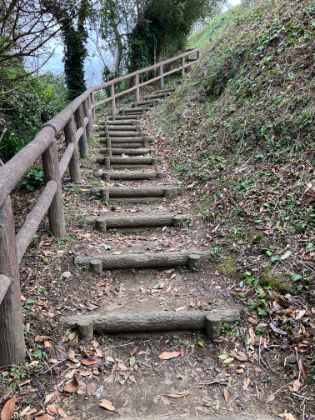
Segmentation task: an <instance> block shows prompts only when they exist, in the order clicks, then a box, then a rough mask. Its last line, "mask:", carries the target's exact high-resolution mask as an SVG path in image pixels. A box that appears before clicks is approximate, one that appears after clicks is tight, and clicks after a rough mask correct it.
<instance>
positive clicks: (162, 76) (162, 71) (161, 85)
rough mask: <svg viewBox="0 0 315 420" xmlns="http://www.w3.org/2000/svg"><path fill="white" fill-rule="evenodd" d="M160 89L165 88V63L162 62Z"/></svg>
mask: <svg viewBox="0 0 315 420" xmlns="http://www.w3.org/2000/svg"><path fill="white" fill-rule="evenodd" d="M160 76H161V78H160V89H161V90H162V89H164V65H163V64H161V65H160Z"/></svg>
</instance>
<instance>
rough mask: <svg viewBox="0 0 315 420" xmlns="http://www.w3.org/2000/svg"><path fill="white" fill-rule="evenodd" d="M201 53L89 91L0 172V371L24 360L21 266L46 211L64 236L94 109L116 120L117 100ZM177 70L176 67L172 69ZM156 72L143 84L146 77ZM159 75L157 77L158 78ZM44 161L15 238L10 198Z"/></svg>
mask: <svg viewBox="0 0 315 420" xmlns="http://www.w3.org/2000/svg"><path fill="white" fill-rule="evenodd" d="M199 57H200V50H199V49H196V50H191V51H187V52H185V53H183V54H180V55H178V56H176V57H173V58H171V59H169V60H166V61H163V62H161V63H158V64H155V65H153V66H150V67H147V68H144V69H141V70H138V71H136V72H134V73H130V74H127V75H126V76H122V77H119V78H117V79H114V80H111V81H109V82H107V83H103V84H101V85H98V86H95V87H93V88H91V89H88V90H87V91H86V92H85V93H83V94H82V95H81V96H79V97H78V98H76V99H75V100H74V101H72V102H71V103H70V104H69V105H68V106H67V107H66V108H65V109H63V110H62V111H61V112H60V113H59V114H57V115H56V116H55V117H54V118H53V119H51V120H50V121H49V122H48V123H46V124H45V125H44V127H43V128H42V129H41V130H40V131H39V133H38V134H37V135H36V137H35V138H34V140H33V141H32V142H30V143H29V144H28V145H27V146H25V147H24V148H23V149H22V150H21V151H20V152H18V153H17V154H16V155H15V156H14V157H13V158H12V159H11V160H10V161H9V162H7V163H6V164H5V165H3V166H1V167H0V367H1V366H7V365H10V364H12V363H16V362H19V361H21V360H22V359H23V358H24V356H25V345H24V337H23V322H22V308H21V291H20V281H19V264H20V262H21V260H22V258H23V256H24V253H25V251H26V250H27V247H28V245H29V244H30V242H31V241H32V239H33V237H34V235H35V233H36V231H37V229H38V227H39V225H40V223H41V221H42V219H43V218H44V216H45V215H46V213H47V212H48V218H49V227H50V231H51V233H52V234H53V235H54V236H56V237H59V238H62V237H63V236H64V235H65V233H66V228H65V218H64V204H63V197H62V178H63V176H64V173H65V172H66V170H67V168H69V172H70V178H71V181H72V182H73V183H76V184H78V183H80V182H81V173H80V157H81V158H85V157H87V156H88V153H89V144H90V138H91V130H92V126H93V121H94V119H95V113H96V108H97V107H99V106H101V105H104V104H106V103H111V112H112V115H113V117H115V115H116V114H117V99H119V98H121V97H122V96H126V95H131V94H135V99H136V102H140V100H141V94H140V90H141V88H142V87H144V86H146V85H149V84H152V83H155V82H159V83H160V88H161V89H163V87H164V80H165V78H166V77H168V76H170V75H173V74H176V73H180V74H182V75H184V74H185V72H186V70H187V69H188V68H189V67H190V66H191V65H192V64H194V63H196V62H197V61H198V60H199ZM173 65H176V67H175V68H171V67H172V66H173ZM150 72H153V73H155V75H154V77H151V78H149V79H148V80H144V81H142V80H141V79H142V78H143V76H145V75H148V73H149V74H151V73H150ZM156 73H158V75H156ZM123 81H129V86H130V85H131V82H132V81H133V85H132V87H128V89H125V90H123V91H120V92H117V93H116V89H115V88H116V86H117V84H119V83H121V82H123ZM104 90H106V91H107V90H110V96H109V97H107V98H105V99H103V100H100V101H98V102H96V101H95V92H99V91H104ZM60 133H63V134H64V139H65V143H66V148H65V152H64V154H63V156H62V158H61V159H60V160H59V157H58V148H57V140H56V138H57V136H58V135H59V134H60ZM40 158H42V162H43V168H44V177H45V187H44V189H43V191H42V193H41V194H40V196H39V198H38V199H37V201H36V204H35V206H34V207H33V209H32V210H31V211H30V213H29V214H28V215H27V216H26V219H25V222H24V224H23V225H22V227H21V228H20V230H19V232H18V233H17V234H15V221H14V216H13V209H12V205H11V199H10V194H11V192H12V191H13V190H14V188H15V187H16V186H17V184H18V183H19V182H20V181H21V179H22V177H23V175H24V174H25V173H26V171H27V170H28V169H29V168H31V167H32V165H33V164H34V163H35V162H36V161H37V160H38V159H40Z"/></svg>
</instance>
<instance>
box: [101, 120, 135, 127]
mask: <svg viewBox="0 0 315 420" xmlns="http://www.w3.org/2000/svg"><path fill="white" fill-rule="evenodd" d="M136 123H137V121H135V120H128V119H117V121H114V120H107V121H103V122H100V123H99V127H101V128H104V127H105V126H107V125H109V126H112V127H115V126H116V125H118V126H125V125H130V126H132V127H135V126H136Z"/></svg>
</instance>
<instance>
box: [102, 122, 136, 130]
mask: <svg viewBox="0 0 315 420" xmlns="http://www.w3.org/2000/svg"><path fill="white" fill-rule="evenodd" d="M107 128H108V131H137V126H136V125H118V124H117V125H111V124H110V123H109V124H107Z"/></svg>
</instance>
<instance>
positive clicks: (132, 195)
mask: <svg viewBox="0 0 315 420" xmlns="http://www.w3.org/2000/svg"><path fill="white" fill-rule="evenodd" d="M92 193H93V194H96V195H99V196H100V197H101V198H102V200H104V201H105V203H106V204H108V203H109V202H110V201H113V200H115V201H126V202H130V203H136V202H150V201H152V199H156V198H162V197H173V196H174V195H176V194H178V193H179V188H178V187H174V186H162V187H159V186H158V187H145V186H144V187H122V188H115V187H114V188H96V189H93V190H92ZM141 199H146V200H147V201H146V200H141Z"/></svg>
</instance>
